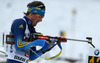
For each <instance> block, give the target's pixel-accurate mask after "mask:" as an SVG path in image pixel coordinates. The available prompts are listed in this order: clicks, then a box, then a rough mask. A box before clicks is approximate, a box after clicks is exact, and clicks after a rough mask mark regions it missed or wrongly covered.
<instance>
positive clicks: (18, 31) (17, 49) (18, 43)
mask: <svg viewBox="0 0 100 63" xmlns="http://www.w3.org/2000/svg"><path fill="white" fill-rule="evenodd" d="M27 29H28V30H27ZM27 31H28V33H27ZM11 33H12V34H13V35H14V42H15V44H14V45H11V44H7V50H6V51H7V55H6V56H7V62H6V63H28V61H29V60H31V61H32V60H35V59H36V58H38V57H39V56H37V55H36V54H35V53H33V52H32V51H30V47H31V46H37V45H39V46H43V45H44V44H45V43H46V41H45V40H42V39H37V40H35V41H32V42H26V41H23V40H24V38H25V34H26V35H29V33H36V31H35V28H34V27H33V26H32V21H30V20H29V19H28V18H27V17H26V16H24V17H23V19H22V18H20V19H16V20H14V22H13V23H12V26H11ZM40 43H41V44H40ZM31 49H32V50H33V51H35V52H36V51H37V50H36V47H32V48H31ZM37 54H38V55H40V56H41V55H42V54H43V53H42V52H41V51H38V52H37Z"/></svg>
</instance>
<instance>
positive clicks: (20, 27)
mask: <svg viewBox="0 0 100 63" xmlns="http://www.w3.org/2000/svg"><path fill="white" fill-rule="evenodd" d="M25 28H26V23H25V22H24V21H23V20H17V21H15V22H14V23H13V24H12V28H11V31H12V32H13V34H14V38H15V48H16V50H25V49H29V48H30V46H43V44H44V43H45V40H42V39H37V40H35V41H32V42H25V41H23V39H24V31H25ZM40 43H41V44H40Z"/></svg>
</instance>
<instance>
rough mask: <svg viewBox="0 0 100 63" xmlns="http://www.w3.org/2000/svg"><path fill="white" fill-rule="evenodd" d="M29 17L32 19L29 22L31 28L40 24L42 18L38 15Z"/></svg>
mask: <svg viewBox="0 0 100 63" xmlns="http://www.w3.org/2000/svg"><path fill="white" fill-rule="evenodd" d="M31 17H32V18H31V21H32V25H33V26H36V25H37V24H38V23H39V22H42V18H43V16H40V15H38V14H33V15H32V16H31Z"/></svg>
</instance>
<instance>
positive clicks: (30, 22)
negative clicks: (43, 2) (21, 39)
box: [23, 16, 32, 26]
mask: <svg viewBox="0 0 100 63" xmlns="http://www.w3.org/2000/svg"><path fill="white" fill-rule="evenodd" d="M23 18H25V20H26V22H27V24H28V25H29V26H32V21H31V20H29V19H28V18H27V17H26V16H24V17H23Z"/></svg>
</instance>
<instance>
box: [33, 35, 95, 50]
mask: <svg viewBox="0 0 100 63" xmlns="http://www.w3.org/2000/svg"><path fill="white" fill-rule="evenodd" d="M33 39H44V40H47V41H53V40H55V41H56V42H57V43H60V42H67V40H71V41H79V42H88V43H89V44H91V45H92V46H93V47H94V48H95V46H94V45H93V44H92V38H91V37H86V39H87V40H80V39H71V38H64V37H51V36H42V35H33Z"/></svg>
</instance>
